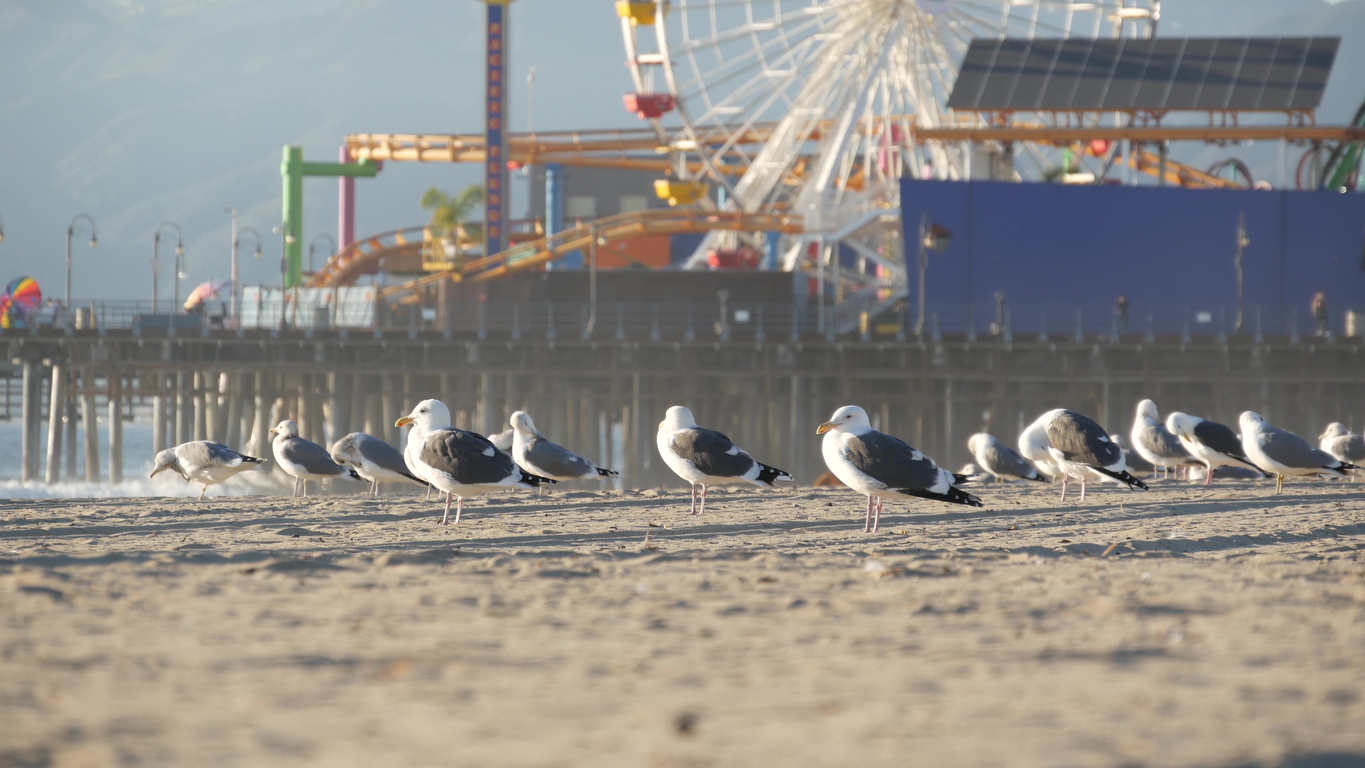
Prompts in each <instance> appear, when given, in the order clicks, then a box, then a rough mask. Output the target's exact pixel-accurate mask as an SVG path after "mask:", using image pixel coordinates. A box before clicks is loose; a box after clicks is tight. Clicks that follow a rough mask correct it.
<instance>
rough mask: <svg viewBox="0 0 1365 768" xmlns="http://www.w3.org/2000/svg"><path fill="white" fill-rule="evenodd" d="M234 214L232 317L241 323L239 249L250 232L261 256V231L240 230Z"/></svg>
mask: <svg viewBox="0 0 1365 768" xmlns="http://www.w3.org/2000/svg"><path fill="white" fill-rule="evenodd" d="M233 216H234V218H233V224H232V228H233V231H234V232H235V234H234V235H233V236H232V317H233V319H234V320H236V321H237V322H238V323H241V321H242V315H241V311H242V303H241V299H240V297H239V296H238V290H237V278H238V273H237V249H238V248H239V247H240V246H241V244H242V238H243V237H244V236H246V235H248V234H249V235H251V237H252V238H253V239H254V240H255V242H256V258H258V259H259V258H261V233H260V232H257V231H256V228H255V227H242V228H241V229H240V230H238V229H237V220H236V218H235V216H236V212H234V213H233Z"/></svg>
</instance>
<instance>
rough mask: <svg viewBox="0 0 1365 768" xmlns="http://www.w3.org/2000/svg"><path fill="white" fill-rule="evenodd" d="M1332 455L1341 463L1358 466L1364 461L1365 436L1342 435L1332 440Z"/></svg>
mask: <svg viewBox="0 0 1365 768" xmlns="http://www.w3.org/2000/svg"><path fill="white" fill-rule="evenodd" d="M1331 445H1332V453H1333V454H1334V455H1336V456H1338V457H1340V458H1341V459H1342V460H1343V461H1349V462H1351V463H1352V464H1358V463H1360V462H1362V461H1365V436H1362V435H1342V436H1341V437H1338V438H1336V439H1334V440H1332V443H1331Z"/></svg>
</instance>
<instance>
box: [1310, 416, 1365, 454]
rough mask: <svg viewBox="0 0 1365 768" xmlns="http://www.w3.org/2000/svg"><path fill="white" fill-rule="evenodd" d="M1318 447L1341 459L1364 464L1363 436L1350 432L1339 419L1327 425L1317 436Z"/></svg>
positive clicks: (1364, 447)
mask: <svg viewBox="0 0 1365 768" xmlns="http://www.w3.org/2000/svg"><path fill="white" fill-rule="evenodd" d="M1318 447H1319V448H1321V449H1322V450H1324V451H1327V452H1328V453H1330V454H1332V455H1333V456H1335V457H1337V458H1338V459H1341V460H1342V461H1349V462H1352V463H1354V464H1365V437H1362V436H1361V435H1357V434H1354V433H1352V432H1351V431H1350V430H1349V429H1347V428H1346V425H1345V424H1342V423H1341V422H1339V421H1334V422H1332V423H1331V424H1328V425H1327V429H1325V430H1323V433H1322V435H1321V436H1320V437H1318Z"/></svg>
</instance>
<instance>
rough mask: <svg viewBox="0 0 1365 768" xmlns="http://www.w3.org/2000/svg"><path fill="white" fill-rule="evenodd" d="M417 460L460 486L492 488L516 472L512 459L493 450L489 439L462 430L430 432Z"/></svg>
mask: <svg viewBox="0 0 1365 768" xmlns="http://www.w3.org/2000/svg"><path fill="white" fill-rule="evenodd" d="M489 453H492V455H491V456H490V455H489ZM418 458H419V460H420V461H421V462H422V463H423V464H426V465H427V466H430V467H434V468H436V469H438V470H440V471H441V472H445V473H446V474H448V475H450V476H451V477H453V478H455V482H457V483H459V484H461V485H492V484H495V483H500V482H502V481H503V480H506V479H507V478H508V477H509V476H511V475H512V474H513V473H515V472H517V471H518V470H517V466H516V464H514V463H513V462H512V457H510V456H508V455H507V454H505V453H502V452H501V451H499V450H497V449H496V448H494V447H493V444H492V443H490V442H488V438H486V437H484V436H483V435H477V434H475V433H473V432H466V431H465V430H463V429H442V430H438V431H436V432H432V433H431V434H430V435H428V436H427V440H426V443H424V444H423V445H422V452H421V454H420V455H419V457H418Z"/></svg>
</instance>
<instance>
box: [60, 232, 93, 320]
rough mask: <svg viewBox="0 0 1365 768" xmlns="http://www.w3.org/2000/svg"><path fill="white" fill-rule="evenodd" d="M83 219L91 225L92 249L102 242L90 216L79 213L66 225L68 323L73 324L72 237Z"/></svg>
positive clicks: (66, 309) (66, 308) (66, 310)
mask: <svg viewBox="0 0 1365 768" xmlns="http://www.w3.org/2000/svg"><path fill="white" fill-rule="evenodd" d="M81 219H85V221H86V222H87V223H88V224H89V225H90V247H91V248H98V247H99V244H100V241H99V236H98V235H97V234H96V232H95V220H94V219H92V218H90V216H89V215H87V214H84V213H78V214H76V215H75V216H74V217H72V219H71V223H70V224H67V225H66V307H65V312H66V323H67V325H68V326H69V325H70V324H71V237H72V235H74V234H76V223H77V222H79V221H80V220H81Z"/></svg>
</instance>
